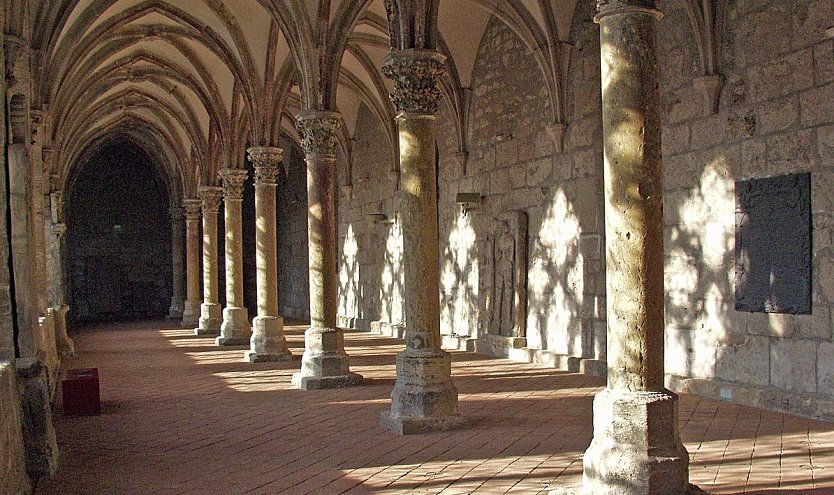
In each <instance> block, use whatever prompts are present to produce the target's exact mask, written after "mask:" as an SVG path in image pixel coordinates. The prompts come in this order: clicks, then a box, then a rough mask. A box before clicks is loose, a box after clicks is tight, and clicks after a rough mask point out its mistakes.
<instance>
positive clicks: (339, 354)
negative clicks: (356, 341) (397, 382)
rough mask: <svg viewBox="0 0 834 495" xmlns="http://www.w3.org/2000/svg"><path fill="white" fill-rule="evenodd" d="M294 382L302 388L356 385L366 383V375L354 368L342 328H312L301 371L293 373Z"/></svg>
mask: <svg viewBox="0 0 834 495" xmlns="http://www.w3.org/2000/svg"><path fill="white" fill-rule="evenodd" d="M292 383H293V385H294V386H296V387H298V388H300V389H302V390H316V389H322V388H342V387H352V386H355V385H359V384H360V383H362V375H359V374H357V373H352V372H351V371H350V365H349V362H348V355H347V354H346V353H345V336H344V332H343V331H342V329H341V328H320V327H310V328H308V329H307V331H306V332H304V355H303V356H302V357H301V371H300V372H298V373H296V374H294V375H293V376H292Z"/></svg>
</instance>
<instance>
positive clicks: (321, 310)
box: [293, 111, 362, 390]
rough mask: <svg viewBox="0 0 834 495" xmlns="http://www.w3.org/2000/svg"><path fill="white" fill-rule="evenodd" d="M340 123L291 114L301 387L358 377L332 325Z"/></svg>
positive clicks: (330, 116) (318, 115) (347, 382)
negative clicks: (295, 151) (303, 288)
mask: <svg viewBox="0 0 834 495" xmlns="http://www.w3.org/2000/svg"><path fill="white" fill-rule="evenodd" d="M342 125H343V123H342V118H341V116H340V115H339V114H337V113H334V112H323V111H318V112H306V113H302V114H301V115H299V116H298V119H297V126H298V130H299V132H300V133H301V135H302V141H301V145H302V147H303V148H304V154H305V158H306V161H307V232H308V237H309V244H310V246H309V248H310V249H309V261H310V328H309V329H307V331H306V332H305V333H304V344H305V349H304V355H303V356H302V358H301V371H300V372H299V373H296V374H295V375H293V384H295V385H296V386H297V387H299V388H301V389H304V390H310V389H318V388H333V387H346V386H352V385H358V384H359V383H361V381H362V377H361V376H360V375H358V374H356V373H352V372H351V371H350V367H349V362H348V361H349V360H348V356H347V353H345V344H344V332H343V331H342V329H340V328H338V327H337V326H336V312H337V308H338V273H337V268H336V147H337V145H338V137H337V136H338V134H337V133H338V132H339V131H340V129H341V127H342Z"/></svg>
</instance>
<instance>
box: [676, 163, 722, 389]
mask: <svg viewBox="0 0 834 495" xmlns="http://www.w3.org/2000/svg"><path fill="white" fill-rule="evenodd" d="M734 184H735V183H734V180H733V175H732V173H731V169H730V164H729V163H728V160H727V158H726V157H725V156H723V155H722V156H718V157H716V158H714V159H712V160H710V161H708V162H707V163H706V164H705V165H704V168H703V172H702V173H701V178H700V181H699V184H698V185H697V186H696V187H695V188H693V189H691V190H689V191H687V192H686V193H685V194H683V195H676V194H675V193H670V194H668V195H667V203H666V205H665V207H666V208H669V209H671V211H672V212H673V213H672V215H671V217H672V218H676V220H677V221H676V222H673V223H675V225H673V226H667V237H666V242H667V246H666V253H667V256H666V267H665V270H664V273H665V286H666V359H665V362H666V369H667V373H675V374H682V375H689V376H692V377H698V378H711V377H714V376H715V368H716V362H717V360H718V358H719V356H718V355H717V351H716V350H717V349H718V348H719V347H721V345H722V342H725V341H726V340H727V339H728V334H729V332H730V331H731V321H732V311H733V309H732V308H733V307H734V304H735V302H734V299H733V296H732V294H733V289H732V287H733V276H734V264H733V251H734V245H735V244H734V243H735V238H734V232H735V230H734V229H735V191H734ZM669 217H670V216H669V215H667V219H668V218H669ZM667 223H668V220H667ZM725 296H726V297H725ZM727 298H729V299H727Z"/></svg>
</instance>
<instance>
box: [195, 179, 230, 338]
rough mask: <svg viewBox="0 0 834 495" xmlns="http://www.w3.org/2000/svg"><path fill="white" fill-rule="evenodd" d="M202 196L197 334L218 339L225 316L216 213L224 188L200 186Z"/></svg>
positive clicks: (218, 209)
mask: <svg viewBox="0 0 834 495" xmlns="http://www.w3.org/2000/svg"><path fill="white" fill-rule="evenodd" d="M199 196H200V199H201V200H202V205H201V206H202V211H203V304H201V305H200V322H199V325H198V327H197V328H195V329H194V334H195V335H218V334H219V333H220V325H221V323H222V322H223V314H222V309H221V307H220V304H219V291H218V286H219V283H218V282H219V279H218V271H217V248H218V245H217V213H218V212H219V211H220V201H221V200H222V199H223V188H222V187H215V186H201V187H200V189H199Z"/></svg>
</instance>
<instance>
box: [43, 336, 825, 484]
mask: <svg viewBox="0 0 834 495" xmlns="http://www.w3.org/2000/svg"><path fill="white" fill-rule="evenodd" d="M303 330H304V327H303V326H292V327H288V328H287V331H288V340H289V342H290V346H291V348H292V349H293V352H294V353H295V354H296V355H297V356H300V355H301V352H302V348H301V347H302V345H303V335H302V333H303ZM189 334H190V332H189V331H186V330H181V329H178V328H174V327H173V326H172V325H170V323H165V322H149V323H142V324H113V325H109V326H106V327H105V326H101V327H97V328H88V329H86V330H84V331H82V332H81V333H80V334H77V335H76V336H75V339H76V347H77V348H78V349H79V351H80V352H79V356H78V357H77V358H74V359H72V360H70V361H69V363H68V367H69V368H82V367H98V368H99V372H100V376H101V392H102V400H103V413H102V414H101V415H100V416H95V417H59V418H58V420H57V427H58V437H59V442H60V445H61V449H62V458H63V467H62V470H61V473H60V474H59V475H58V476H56V477H55V478H53V479H50V480H44V481H42V482H41V483H40V484H39V486H38V489H37V493H39V494H43V495H45V494H58V493H60V494H79V495H89V494H182V493H192V494H213V493H216V494H239V493H260V494H275V493H299V494H300V493H317V494H318V493H322V494H329V493H343V492H353V493H441V492H442V493H449V494H465V493H488V494H493V493H504V492H511V493H542V492H544V493H546V492H547V490H548V489H549V487H555V486H559V485H563V484H568V485H569V484H576V483H577V482H578V481H579V479H580V477H581V468H582V459H581V456H582V453H583V452H584V450H585V448H586V447H587V446H588V444H589V442H590V440H591V434H592V429H591V401H592V397H593V395H594V393H595V392H597V391H598V390H599V389H600V387H601V386H602V385H603V381H602V380H599V379H595V378H589V377H585V376H581V375H576V374H568V373H565V372H560V371H556V370H553V369H548V368H544V367H541V366H538V365H532V364H523V363H516V362H512V361H508V360H503V359H495V358H489V357H486V356H482V355H477V354H472V353H466V352H454V353H453V361H454V363H453V374H454V379H455V383H456V384H457V386H458V388H459V391H460V411H461V413H463V414H464V415H465V416H466V417H467V418H469V419H470V420H471V424H470V426H469V427H468V428H466V429H463V430H460V431H456V432H452V433H435V434H428V435H419V436H410V437H400V436H397V435H394V434H392V433H389V432H388V431H386V430H383V429H382V428H381V427H379V426H377V418H378V416H379V412H380V411H381V410H383V409H385V408H387V406H388V404H389V394H390V392H391V388H392V386H393V384H394V366H393V363H394V354H395V353H396V352H397V351H398V350H400V349H401V348H402V343H401V341H398V340H394V339H388V338H383V337H378V336H375V335H371V334H367V333H355V332H351V333H348V334H347V337H346V343H347V346H348V353H349V354H350V355H351V357H352V369H353V370H354V371H357V372H359V373H362V374H363V375H364V376H365V379H366V381H365V384H364V385H363V386H362V387H358V388H351V389H344V390H322V391H312V392H302V391H299V390H295V389H293V388H291V386H290V376H291V375H292V373H293V372H294V371H295V370H296V369H297V368H298V366H299V360H300V357H297V358H296V359H295V360H294V361H292V362H289V363H284V364H257V365H251V364H247V363H244V362H242V356H243V348H241V347H237V348H224V349H219V348H217V347H215V346H214V345H213V341H212V340H211V339H207V338H197V337H193V336H191V335H189ZM680 418H681V427H682V436H683V438H684V441H685V442H686V446H687V448H688V449H689V452H690V455H691V458H692V464H691V479H692V481H693V482H694V483H697V484H699V485H700V486H701V487H702V488H704V489H707V490H708V491H710V492H712V493H832V494H834V425H832V424H829V423H824V422H819V421H812V420H808V419H804V418H799V417H795V416H788V415H784V414H778V413H774V412H768V411H763V410H758V409H753V408H749V407H741V406H736V405H732V404H727V403H722V402H716V401H712V400H706V399H700V398H698V397H694V396H683V397H682V398H681V404H680Z"/></svg>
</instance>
